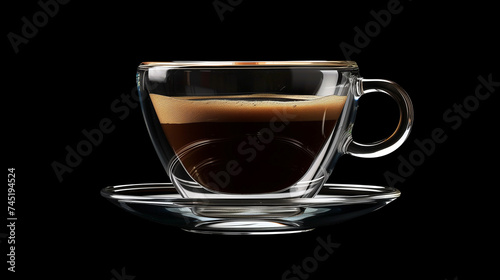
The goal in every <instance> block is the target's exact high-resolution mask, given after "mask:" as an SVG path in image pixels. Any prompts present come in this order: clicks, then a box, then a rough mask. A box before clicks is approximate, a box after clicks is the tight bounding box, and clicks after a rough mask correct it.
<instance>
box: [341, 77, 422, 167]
mask: <svg viewBox="0 0 500 280" xmlns="http://www.w3.org/2000/svg"><path fill="white" fill-rule="evenodd" d="M357 87H358V88H357V94H358V98H359V97H361V96H362V95H364V94H367V93H372V92H383V93H385V94H387V95H389V96H390V97H392V98H393V99H394V100H395V101H396V103H397V104H398V107H399V124H398V126H397V127H396V130H395V131H394V132H393V133H392V134H391V135H390V136H389V137H387V138H386V139H384V140H381V141H377V142H373V143H367V144H362V143H358V142H356V141H354V140H353V139H352V138H350V143H348V145H347V151H346V152H347V153H348V154H350V155H353V156H357V157H362V158H375V157H381V156H385V155H387V154H390V153H392V152H393V151H394V150H396V149H397V148H399V147H400V146H401V145H402V144H403V142H404V141H405V140H406V138H408V135H409V134H410V130H411V127H412V126H413V118H414V112H413V105H412V102H411V99H410V97H409V96H408V94H407V93H406V91H405V90H404V89H403V88H401V87H400V86H399V85H398V84H396V83H394V82H391V81H387V80H379V79H362V78H360V79H359V80H358V85H357Z"/></svg>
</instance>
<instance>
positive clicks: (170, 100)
mask: <svg viewBox="0 0 500 280" xmlns="http://www.w3.org/2000/svg"><path fill="white" fill-rule="evenodd" d="M150 97H151V101H152V103H153V106H154V108H155V111H156V113H157V115H158V119H159V120H160V123H194V122H236V121H238V122H245V121H248V122H269V121H273V120H278V121H284V122H286V121H290V120H292V119H293V120H294V121H311V120H318V119H325V118H326V119H332V120H336V119H338V117H339V116H340V113H341V112H342V108H343V107H344V103H345V100H346V96H333V95H332V96H322V97H318V96H311V95H277V94H252V95H245V96H241V95H240V96H202V97H201V96H200V97H169V96H163V95H158V94H150ZM236 98H237V99H236ZM245 98H246V99H255V98H258V99H263V100H258V101H255V100H245ZM265 98H268V99H273V100H266V99H265ZM276 99H280V100H276ZM325 112H326V113H325ZM287 118H289V119H287Z"/></svg>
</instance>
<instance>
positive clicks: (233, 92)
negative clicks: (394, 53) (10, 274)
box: [137, 61, 413, 199]
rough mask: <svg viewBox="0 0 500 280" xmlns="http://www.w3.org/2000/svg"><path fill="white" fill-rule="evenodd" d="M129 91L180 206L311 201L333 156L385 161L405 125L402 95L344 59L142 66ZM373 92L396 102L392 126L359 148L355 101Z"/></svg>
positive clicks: (409, 111) (407, 113) (407, 107)
mask: <svg viewBox="0 0 500 280" xmlns="http://www.w3.org/2000/svg"><path fill="white" fill-rule="evenodd" d="M137 85H138V89H139V95H140V97H141V107H142V111H143V114H144V118H145V121H146V125H147V128H148V131H149V134H150V136H151V139H152V142H153V144H154V147H155V149H156V151H157V153H158V156H159V158H160V161H161V163H162V164H163V166H164V168H165V170H166V172H167V174H168V176H169V178H170V180H171V181H172V183H173V185H174V186H175V188H176V189H177V191H178V192H179V193H180V194H181V195H182V196H183V197H189V198H210V199H213V198H221V199H224V198H231V199H235V198H242V199H253V198H255V199H280V198H310V197H314V196H315V195H316V194H317V193H318V192H319V190H320V189H321V187H322V186H323V185H324V183H325V182H326V181H327V180H328V178H329V177H330V175H331V174H332V171H333V168H334V166H335V164H336V162H337V160H338V158H339V157H340V156H341V155H343V154H350V155H353V156H357V157H363V158H373V157H380V156H383V155H387V154H389V153H391V152H392V151H394V150H396V149H397V148H398V147H399V146H401V144H402V143H403V142H404V141H405V140H406V138H407V137H408V135H409V133H410V129H411V127H412V124H413V106H412V103H411V100H410V98H409V96H408V94H407V93H406V92H405V91H404V90H403V89H402V88H401V87H400V86H399V85H397V84H396V83H394V82H391V81H387V80H372V79H370V80H368V79H363V78H361V77H360V76H359V69H358V66H357V64H356V63H355V62H353V61H260V62H243V61H242V62H233V61H231V62H230V61H204V62H144V63H142V64H141V65H139V67H138V73H137ZM373 92H382V93H385V94H387V95H389V96H390V97H392V98H393V99H394V100H395V102H396V103H397V105H398V106H399V111H400V118H399V124H398V126H397V127H396V129H395V131H394V133H392V134H391V135H390V136H389V137H387V138H386V139H383V140H381V141H377V142H374V143H358V142H356V141H354V140H353V138H352V135H351V131H352V127H353V125H354V120H355V116H356V111H357V107H358V100H359V99H360V98H361V97H362V96H363V95H365V94H369V93H373Z"/></svg>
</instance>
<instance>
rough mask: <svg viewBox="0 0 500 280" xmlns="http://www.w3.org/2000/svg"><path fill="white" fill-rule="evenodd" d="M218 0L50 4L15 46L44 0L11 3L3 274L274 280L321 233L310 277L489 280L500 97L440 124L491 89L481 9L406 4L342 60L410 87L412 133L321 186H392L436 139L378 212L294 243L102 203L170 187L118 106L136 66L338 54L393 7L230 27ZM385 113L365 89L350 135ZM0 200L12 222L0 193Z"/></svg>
mask: <svg viewBox="0 0 500 280" xmlns="http://www.w3.org/2000/svg"><path fill="white" fill-rule="evenodd" d="M220 1H221V2H223V3H226V1H224V0H220ZM10 2H13V1H10ZM213 2H214V1H211V0H208V1H198V2H193V1H116V2H115V3H112V2H111V1H110V2H107V3H106V4H103V3H101V2H96V1H75V0H73V1H70V2H69V3H67V4H65V5H62V4H61V5H59V10H58V12H57V14H56V15H54V16H53V17H49V18H48V20H47V23H46V24H45V25H44V26H42V27H40V28H38V30H37V32H36V34H35V35H34V36H33V38H29V39H28V42H27V43H25V44H20V45H19V46H18V48H19V50H18V52H17V53H15V51H14V48H13V46H12V44H11V42H9V39H8V36H7V34H9V33H10V32H13V33H16V34H18V35H21V32H22V27H23V24H24V23H23V21H22V18H23V17H26V18H28V19H30V20H32V17H33V15H34V14H35V13H36V12H38V11H40V10H41V8H40V6H39V5H38V4H37V1H18V2H16V3H9V4H8V5H7V6H6V5H5V3H4V8H3V10H4V12H3V13H2V14H3V15H2V17H3V18H5V19H6V20H5V23H4V24H3V26H4V27H5V28H6V29H5V30H4V31H3V34H4V39H3V43H2V45H3V46H4V51H3V54H4V57H5V59H4V61H6V63H4V64H3V65H4V71H3V79H2V95H3V98H2V100H3V101H2V107H3V108H4V111H5V112H6V117H5V118H4V122H3V123H4V133H3V139H5V141H4V142H3V147H4V152H3V154H4V159H5V169H7V168H9V167H14V168H16V171H15V172H16V204H15V208H16V216H17V218H18V221H17V222H16V232H15V234H16V235H15V236H16V239H15V240H16V244H15V245H16V252H15V253H16V273H10V272H8V271H7V268H8V264H7V263H6V262H5V258H6V254H7V253H8V246H9V245H8V244H7V240H8V239H7V238H6V237H5V233H8V229H7V228H6V227H3V226H2V228H3V229H0V233H3V234H4V235H2V239H1V244H0V248H1V258H2V265H1V267H2V270H3V271H5V272H6V274H7V275H8V276H9V277H13V276H24V277H30V276H31V277H36V278H39V277H49V278H50V279H71V278H76V279H105V280H108V279H113V278H115V279H117V280H119V279H118V278H120V277H117V276H116V275H115V274H116V273H113V271H114V272H117V273H118V274H122V273H124V275H123V276H125V275H128V276H129V277H128V279H132V277H133V276H135V278H134V279H137V280H141V279H179V278H181V277H182V278H185V279H204V278H209V277H210V279H226V278H227V279H241V278H250V279H282V276H283V273H284V272H285V271H286V270H289V269H291V267H292V266H293V265H301V264H302V262H303V260H304V259H306V258H307V257H310V256H312V255H313V251H314V249H315V248H316V246H318V244H319V243H318V242H317V240H316V239H317V238H318V237H320V238H322V239H327V238H328V236H329V238H331V240H332V241H333V242H336V243H340V244H341V246H340V247H339V248H338V249H336V250H335V251H334V252H333V253H332V254H331V255H330V256H329V258H328V259H327V260H326V261H323V262H319V264H318V267H317V269H316V270H315V271H314V272H312V273H309V274H308V275H307V277H308V278H307V279H438V280H444V279H460V280H462V279H487V278H490V276H497V275H498V274H499V272H498V269H497V266H496V265H495V262H497V261H498V258H497V255H498V251H497V250H496V249H495V248H497V245H498V242H497V241H496V239H493V236H495V235H496V234H495V231H497V230H496V229H495V227H494V225H495V224H497V223H498V208H497V207H496V204H497V203H498V201H497V199H496V197H495V193H496V189H497V188H496V186H495V185H496V184H497V183H496V181H494V179H495V177H496V176H495V171H496V170H497V167H498V164H497V163H496V161H495V160H496V158H497V156H498V147H497V146H496V140H495V139H497V136H495V135H496V134H497V133H498V131H497V130H498V129H497V128H498V122H497V120H498V117H497V115H496V114H495V111H494V110H495V109H496V108H497V104H498V97H497V94H498V91H499V90H498V89H499V88H498V87H497V88H496V89H497V91H496V92H494V93H492V94H491V96H490V97H489V98H488V99H487V100H484V101H480V102H479V105H478V107H477V109H475V110H473V111H472V112H470V115H468V116H467V118H462V123H461V124H460V125H458V124H457V126H458V127H457V129H455V130H454V129H452V125H455V124H456V123H455V122H450V121H446V120H445V119H444V118H443V114H444V113H445V112H446V111H447V110H449V109H453V106H454V104H462V103H463V101H464V100H466V99H467V98H468V99H467V100H471V96H473V95H474V92H475V89H476V86H477V85H479V84H480V82H479V80H478V77H479V76H482V77H484V78H485V79H487V77H488V76H489V75H492V76H491V77H492V78H491V79H492V80H494V81H500V74H499V72H498V68H497V65H498V62H499V61H498V42H497V39H498V20H497V17H498V13H497V12H495V11H494V10H495V9H496V8H495V7H494V6H493V5H489V6H488V5H486V4H484V3H481V2H480V1H473V2H464V1H458V2H457V1H454V2H450V3H449V4H440V5H437V4H435V3H432V4H429V3H427V4H426V3H424V2H423V1H404V0H402V1H401V2H400V6H401V7H402V9H403V10H402V11H401V12H400V13H399V14H393V15H392V17H391V21H390V23H389V24H388V25H387V26H386V27H381V28H380V30H379V31H377V32H375V33H376V34H375V35H374V36H372V37H371V39H370V42H369V43H368V44H367V45H366V46H364V47H362V48H360V51H359V53H354V54H352V55H350V59H351V60H355V61H356V62H357V63H358V65H359V67H360V69H361V75H362V76H363V77H365V78H382V79H389V80H393V81H396V82H397V83H398V84H400V85H401V86H402V87H403V88H405V89H406V91H407V92H408V93H409V94H410V96H411V98H412V100H413V102H414V108H415V125H414V128H413V131H412V134H411V136H410V138H409V140H408V141H407V142H406V143H405V144H404V145H403V146H402V147H401V148H400V149H398V150H397V151H396V152H394V153H393V154H391V155H388V156H385V157H383V158H377V159H360V158H355V157H351V156H344V157H342V158H341V160H340V161H339V162H338V165H337V167H336V169H335V171H334V173H333V175H332V177H331V178H330V181H331V182H343V183H361V184H378V185H387V184H388V182H387V181H386V179H385V178H384V173H385V172H387V171H389V172H392V173H394V174H398V165H399V164H400V162H401V160H400V159H401V158H404V159H408V158H409V155H410V154H411V153H412V152H414V151H415V150H416V149H418V147H417V146H416V144H415V143H414V141H415V140H416V139H419V140H423V139H426V138H430V137H431V135H432V131H433V130H434V129H436V128H438V129H442V130H444V132H445V134H446V137H447V138H446V141H445V142H444V143H437V144H436V147H435V151H434V152H433V153H431V154H430V155H429V156H426V157H425V159H424V162H423V163H422V164H420V165H419V166H416V167H415V170H414V171H413V172H411V174H410V175H409V176H408V177H406V178H404V179H405V180H404V182H398V183H396V184H395V187H397V188H398V189H400V190H401V192H402V196H401V197H400V198H399V199H397V200H396V201H394V202H393V203H391V204H389V205H388V206H386V207H384V208H383V209H380V210H379V211H376V212H373V213H370V214H368V215H365V216H363V217H360V218H357V219H354V220H351V221H347V222H344V223H342V224H338V225H334V226H329V227H324V228H319V229H316V230H314V231H312V232H308V233H303V234H292V235H278V236H212V235H198V234H193V233H187V232H184V231H182V230H179V229H177V228H173V227H168V226H164V225H160V224H155V223H152V222H148V221H145V220H142V219H140V218H138V217H135V216H132V215H130V214H129V213H126V212H125V211H123V210H121V209H119V208H117V207H115V206H113V205H112V204H110V203H109V202H107V201H106V200H105V199H103V198H102V197H101V196H100V194H99V191H100V189H101V188H103V187H105V186H108V185H117V184H127V183H144V182H162V181H166V180H168V179H167V176H166V175H165V173H164V171H163V169H162V167H161V164H160V162H159V160H158V158H157V156H156V153H155V151H154V149H153V146H152V144H151V141H150V139H149V136H148V134H147V131H146V128H145V125H144V121H143V119H142V114H141V112H140V109H139V108H130V111H129V112H128V113H127V114H126V115H125V114H124V113H123V114H117V113H116V112H113V110H112V109H111V105H112V104H113V102H121V101H120V100H121V95H125V96H126V95H130V94H131V91H132V89H133V88H134V86H135V71H136V67H137V65H138V64H139V63H140V62H142V61H170V60H311V59H312V60H318V59H320V60H345V59H346V57H345V56H344V54H343V52H342V51H341V49H340V47H339V45H340V44H341V43H342V42H345V43H348V44H350V45H352V46H356V44H355V34H356V32H355V30H354V28H355V27H358V28H360V29H362V30H364V28H365V26H366V25H367V24H368V23H370V22H371V21H373V20H374V18H373V16H372V15H371V13H370V11H372V10H373V11H375V12H377V11H380V10H382V9H387V3H388V2H390V1H366V2H360V1H273V2H272V3H271V2H270V1H249V0H244V1H242V2H241V3H239V4H238V5H236V6H235V7H234V9H233V10H232V11H226V12H225V13H224V15H223V16H224V19H223V21H221V19H220V18H219V16H218V14H217V12H216V10H215V8H214V6H213ZM233 3H238V1H233ZM483 90H484V89H483ZM116 100H119V101H116ZM120 104H122V103H120ZM471 104H472V103H471ZM122 105H123V104H122ZM453 115H457V114H453ZM120 117H123V120H122V119H120ZM104 118H109V119H110V120H111V121H112V124H113V125H114V127H115V128H114V130H113V131H112V132H111V133H109V134H106V135H104V138H103V141H102V143H100V144H99V145H98V146H97V147H94V148H93V150H92V152H91V153H90V155H88V156H86V157H83V159H82V161H81V163H80V164H79V165H78V166H76V167H75V168H73V171H72V172H71V173H65V174H64V175H63V180H62V182H60V181H59V180H58V179H57V176H56V175H55V173H54V171H53V169H52V167H51V164H52V163H53V162H54V161H58V162H60V163H64V161H65V156H66V154H67V151H66V150H65V147H66V146H70V147H76V145H77V144H78V143H79V142H80V141H81V140H83V139H85V137H84V136H83V134H82V130H84V129H85V130H91V129H95V128H98V127H99V122H100V121H101V120H102V119H104ZM395 118H396V119H397V110H396V109H395V105H394V104H393V103H392V101H390V100H388V98H383V96H381V95H378V96H377V95H373V96H366V97H364V98H363V99H362V100H361V104H360V109H359V114H358V119H357V123H356V126H355V128H354V136H355V138H356V139H359V141H374V140H377V139H380V138H382V137H385V136H387V135H388V134H389V133H390V131H391V130H392V129H393V128H394V127H395V125H396V123H395V121H394V119H395ZM5 155H6V157H5ZM3 193H4V194H3V195H2V197H3V198H4V199H2V204H3V205H4V207H5V208H4V209H5V211H3V210H2V211H1V212H2V213H1V214H2V215H6V214H7V213H6V212H7V211H6V210H7V209H6V208H7V207H6V205H5V204H7V203H6V202H7V201H6V200H7V199H6V197H7V186H5V188H4V191H3ZM2 223H5V224H7V222H6V221H5V219H4V220H3V222H2ZM496 233H498V232H496ZM490 253H492V254H491V255H490ZM495 260H496V261H495ZM27 275H30V276H27ZM289 277H290V279H294V278H292V276H289ZM295 277H298V276H297V275H296V276H295ZM122 278H123V279H126V277H122ZM304 278H305V277H304ZM8 279H11V278H8ZM24 279H26V278H24ZM296 279H300V278H299V277H298V278H296Z"/></svg>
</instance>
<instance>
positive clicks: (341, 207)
mask: <svg viewBox="0 0 500 280" xmlns="http://www.w3.org/2000/svg"><path fill="white" fill-rule="evenodd" d="M101 195H102V196H104V197H105V198H107V199H108V200H109V201H111V202H112V203H114V204H115V205H117V206H119V207H121V208H123V209H125V210H127V211H129V212H132V213H133V214H136V215H138V216H140V217H143V218H145V219H148V220H151V221H155V222H158V223H162V224H166V225H169V226H175V227H179V228H181V229H183V230H186V231H190V232H196V233H209V234H283V233H297V232H305V231H310V230H313V229H314V228H316V227H321V226H328V225H333V224H336V223H339V222H342V221H345V220H348V219H352V218H355V217H359V216H361V215H364V214H367V213H369V212H372V211H375V210H377V209H379V208H381V207H383V206H385V205H386V204H388V203H389V202H391V201H393V200H395V199H396V198H398V197H399V195H400V192H399V190H397V189H395V188H390V187H382V186H368V185H353V184H325V185H324V186H323V188H322V190H321V191H320V192H319V194H318V195H316V196H315V197H314V198H293V199H192V198H183V197H181V195H180V194H179V193H178V192H177V191H176V190H175V188H174V187H173V185H172V183H146V184H132V185H119V186H110V187H106V188H104V189H102V190H101Z"/></svg>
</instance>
